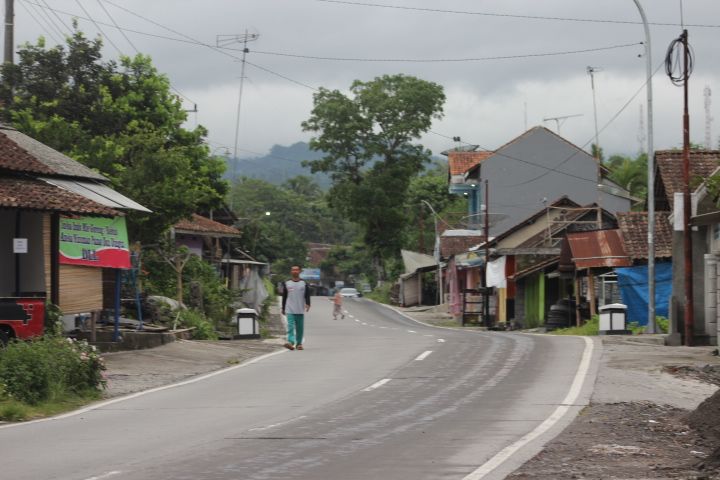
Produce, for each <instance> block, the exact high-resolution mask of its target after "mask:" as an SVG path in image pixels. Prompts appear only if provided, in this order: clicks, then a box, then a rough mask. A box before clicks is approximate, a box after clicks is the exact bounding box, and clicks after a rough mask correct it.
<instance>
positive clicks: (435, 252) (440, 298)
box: [420, 200, 444, 305]
mask: <svg viewBox="0 0 720 480" xmlns="http://www.w3.org/2000/svg"><path fill="white" fill-rule="evenodd" d="M420 202H421V205H422V204H423V203H424V204H425V205H427V206H428V208H429V209H430V211H431V212H432V214H433V220H434V221H435V248H434V249H433V256H434V257H435V261H436V262H437V284H438V305H442V304H443V303H444V301H443V300H444V299H443V284H442V266H441V264H440V236H439V233H438V225H437V219H438V216H439V215H438V214H437V212H436V211H435V209H434V208H433V207H432V205H430V203H429V202H428V201H427V200H420Z"/></svg>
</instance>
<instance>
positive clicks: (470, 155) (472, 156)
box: [448, 151, 493, 175]
mask: <svg viewBox="0 0 720 480" xmlns="http://www.w3.org/2000/svg"><path fill="white" fill-rule="evenodd" d="M492 153H493V152H486V151H482V152H456V151H451V152H448V170H449V172H450V175H462V174H463V173H465V172H467V171H468V170H470V169H471V168H473V167H474V166H475V165H478V164H479V163H481V162H482V161H483V160H485V159H486V158H488V157H489V156H490V155H492Z"/></svg>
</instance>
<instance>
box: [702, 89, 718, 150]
mask: <svg viewBox="0 0 720 480" xmlns="http://www.w3.org/2000/svg"><path fill="white" fill-rule="evenodd" d="M703 96H704V97H705V148H707V149H708V150H712V122H713V120H715V119H714V118H713V117H712V115H711V110H710V107H711V105H712V98H711V97H712V90H710V87H709V86H708V85H705V89H704V90H703Z"/></svg>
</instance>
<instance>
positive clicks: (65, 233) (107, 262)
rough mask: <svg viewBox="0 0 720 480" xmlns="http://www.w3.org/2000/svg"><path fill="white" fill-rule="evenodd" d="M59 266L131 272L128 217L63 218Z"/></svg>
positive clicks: (61, 220) (61, 218)
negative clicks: (128, 270)
mask: <svg viewBox="0 0 720 480" xmlns="http://www.w3.org/2000/svg"><path fill="white" fill-rule="evenodd" d="M60 263H64V264H68V265H87V266H90V267H108V268H130V249H129V244H128V235H127V226H126V224H125V217H114V218H105V217H79V218H69V217H60Z"/></svg>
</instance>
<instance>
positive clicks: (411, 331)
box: [408, 330, 417, 333]
mask: <svg viewBox="0 0 720 480" xmlns="http://www.w3.org/2000/svg"><path fill="white" fill-rule="evenodd" d="M408 333H417V332H416V331H415V330H408Z"/></svg>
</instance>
